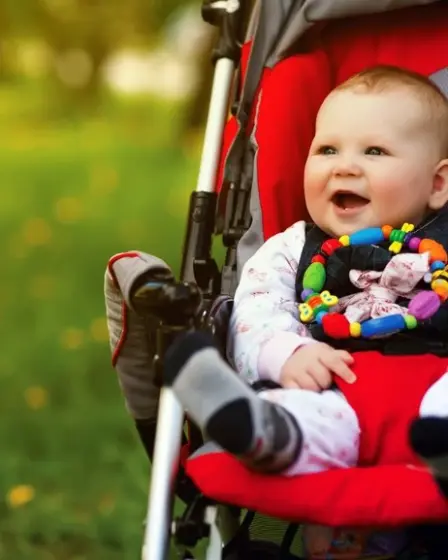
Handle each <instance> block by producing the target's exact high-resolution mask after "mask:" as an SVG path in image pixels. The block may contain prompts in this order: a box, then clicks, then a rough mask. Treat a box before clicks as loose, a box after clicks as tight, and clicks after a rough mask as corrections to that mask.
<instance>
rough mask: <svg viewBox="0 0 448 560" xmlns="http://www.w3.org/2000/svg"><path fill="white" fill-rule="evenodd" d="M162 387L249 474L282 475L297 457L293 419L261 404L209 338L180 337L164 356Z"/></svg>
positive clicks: (298, 436)
mask: <svg viewBox="0 0 448 560" xmlns="http://www.w3.org/2000/svg"><path fill="white" fill-rule="evenodd" d="M165 381H166V382H167V383H169V384H170V385H172V388H173V391H174V393H175V394H176V396H177V398H178V399H179V401H180V402H181V403H182V405H183V407H184V408H185V411H186V413H187V414H188V415H189V416H190V417H191V419H192V420H193V421H194V422H195V423H196V424H197V425H198V426H199V428H200V429H201V430H203V432H204V433H205V434H206V435H207V436H208V437H210V438H211V439H213V440H214V441H216V443H218V444H219V445H220V446H221V447H223V448H224V449H225V450H226V451H228V452H230V453H232V454H234V455H236V456H238V457H239V458H240V459H241V460H242V461H244V462H245V463H247V464H248V466H250V467H251V468H254V469H257V470H261V471H263V472H277V471H281V470H283V469H285V468H287V467H288V466H289V465H290V464H291V463H292V462H293V461H294V459H295V458H296V457H297V456H298V454H299V453H300V449H301V443H302V436H301V431H300V429H299V426H298V425H297V422H296V421H295V419H294V418H293V417H292V416H291V415H290V413H289V412H288V411H286V410H285V409H284V408H283V407H281V406H279V405H276V404H274V403H270V402H267V401H264V400H262V399H260V397H259V396H257V394H256V393H255V392H254V391H252V389H251V388H250V387H249V386H248V385H247V384H246V383H244V382H243V381H242V380H241V379H240V378H239V377H238V376H237V374H236V373H235V372H234V371H233V370H232V369H231V368H230V367H229V366H228V365H227V363H226V362H225V361H224V360H223V359H222V358H221V356H220V354H219V352H218V351H217V349H216V347H215V344H214V341H213V338H212V337H211V336H209V335H206V334H204V333H199V332H195V333H188V334H186V335H182V336H181V337H179V339H177V340H176V341H175V343H174V344H173V345H172V346H171V347H170V349H169V351H168V352H167V354H166V356H165Z"/></svg>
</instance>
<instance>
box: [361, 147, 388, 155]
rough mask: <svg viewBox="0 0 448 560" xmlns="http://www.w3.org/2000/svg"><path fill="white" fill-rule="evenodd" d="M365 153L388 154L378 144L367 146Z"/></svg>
mask: <svg viewBox="0 0 448 560" xmlns="http://www.w3.org/2000/svg"><path fill="white" fill-rule="evenodd" d="M365 154H366V155H368V156H386V155H387V152H386V150H383V148H379V147H378V146H369V147H368V148H366V151H365Z"/></svg>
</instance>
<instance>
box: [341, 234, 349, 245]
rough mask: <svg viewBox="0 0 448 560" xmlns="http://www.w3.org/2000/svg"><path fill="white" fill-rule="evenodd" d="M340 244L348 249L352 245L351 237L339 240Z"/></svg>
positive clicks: (346, 236) (343, 237)
mask: <svg viewBox="0 0 448 560" xmlns="http://www.w3.org/2000/svg"><path fill="white" fill-rule="evenodd" d="M339 243H340V244H341V245H343V246H344V247H348V246H349V245H350V237H349V236H348V235H343V236H342V237H340V238H339Z"/></svg>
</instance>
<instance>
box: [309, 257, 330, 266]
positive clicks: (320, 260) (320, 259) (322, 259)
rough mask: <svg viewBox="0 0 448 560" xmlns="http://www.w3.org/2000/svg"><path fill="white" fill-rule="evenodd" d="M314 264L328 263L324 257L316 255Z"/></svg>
mask: <svg viewBox="0 0 448 560" xmlns="http://www.w3.org/2000/svg"><path fill="white" fill-rule="evenodd" d="M311 262H312V263H315V262H318V263H321V264H325V263H326V262H327V261H326V260H325V257H324V256H323V255H316V256H314V257H313V258H312V259H311Z"/></svg>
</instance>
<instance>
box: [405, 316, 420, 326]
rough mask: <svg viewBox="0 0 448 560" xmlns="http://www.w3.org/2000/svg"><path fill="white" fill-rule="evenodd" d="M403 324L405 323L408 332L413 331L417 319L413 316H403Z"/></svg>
mask: <svg viewBox="0 0 448 560" xmlns="http://www.w3.org/2000/svg"><path fill="white" fill-rule="evenodd" d="M404 322H405V323H406V328H408V329H409V330H411V329H415V328H416V327H417V319H416V318H415V317H414V315H405V316H404Z"/></svg>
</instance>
